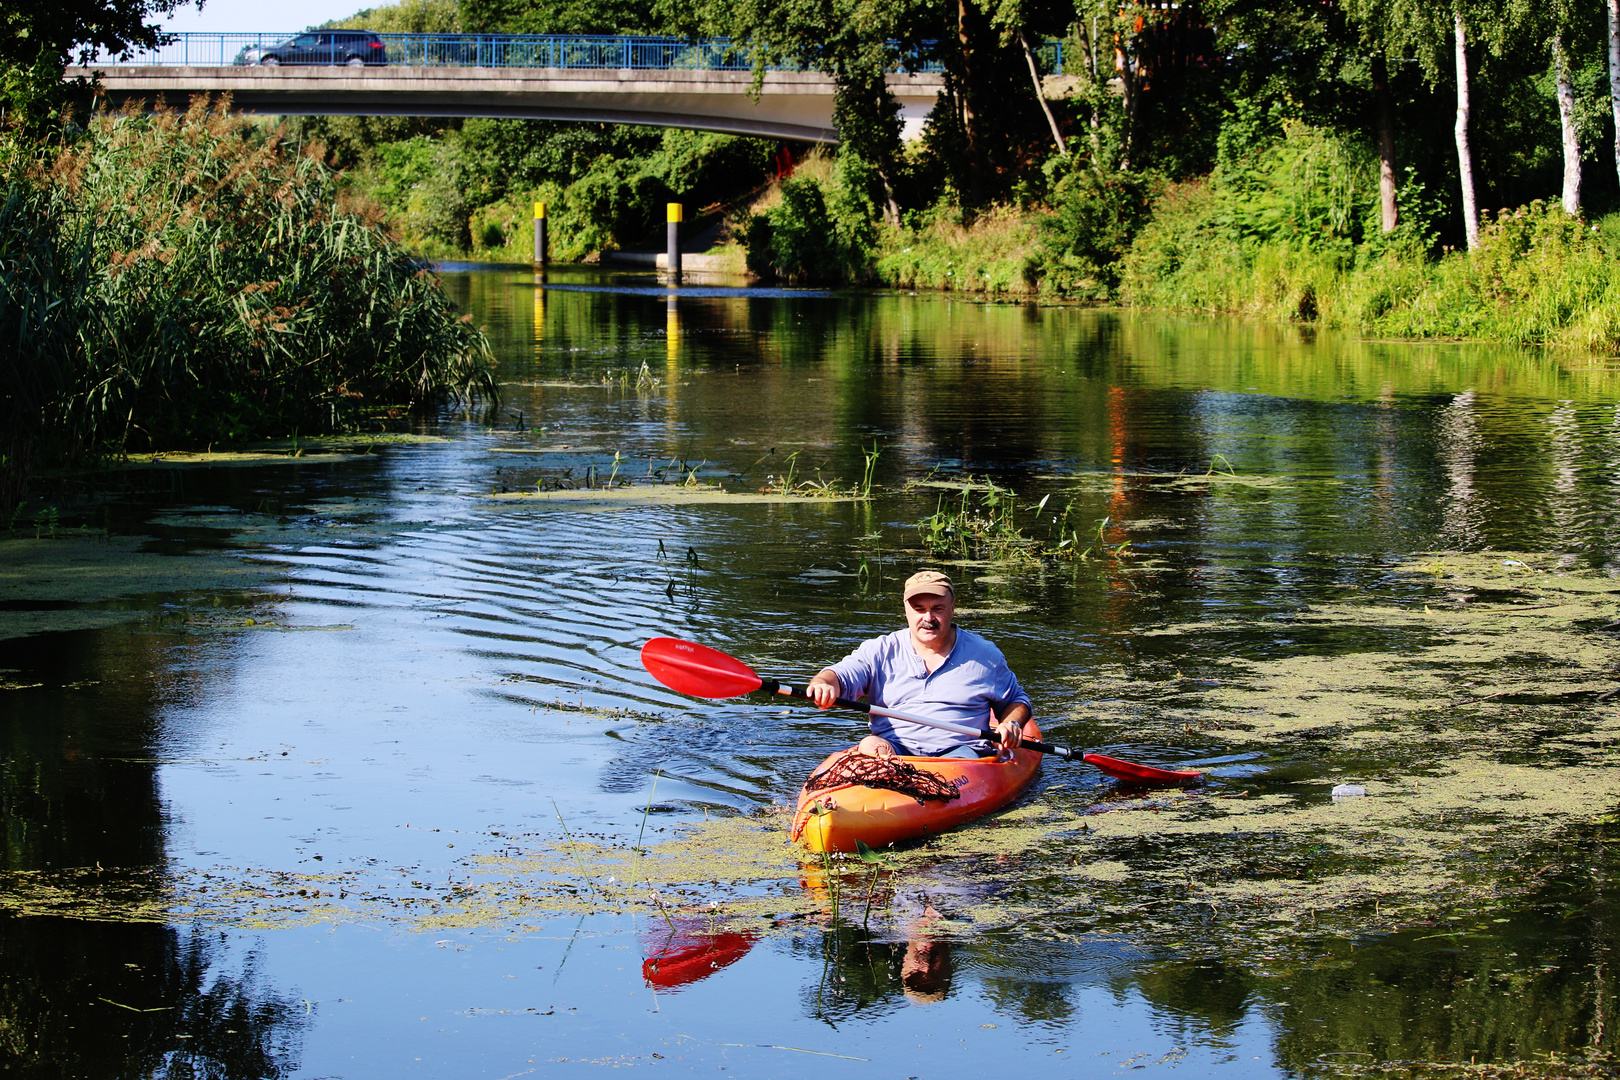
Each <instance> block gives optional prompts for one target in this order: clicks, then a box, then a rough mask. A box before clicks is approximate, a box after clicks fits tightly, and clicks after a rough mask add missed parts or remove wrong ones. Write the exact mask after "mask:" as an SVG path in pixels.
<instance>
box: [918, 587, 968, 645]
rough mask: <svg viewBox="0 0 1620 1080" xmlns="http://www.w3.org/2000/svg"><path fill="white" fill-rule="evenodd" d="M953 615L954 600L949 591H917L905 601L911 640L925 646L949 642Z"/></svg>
mask: <svg viewBox="0 0 1620 1080" xmlns="http://www.w3.org/2000/svg"><path fill="white" fill-rule="evenodd" d="M955 617H956V601H955V600H954V599H952V598H951V594H950V593H917V594H916V595H915V596H913V597H912V598H911V599H909V600H907V601H906V625H907V626H909V627H911V640H912V641H915V642H916V643H917V644H918V645H922V646H924V647H927V648H937V647H940V646H943V645H947V644H949V643H950V640H951V620H952V619H954V618H955Z"/></svg>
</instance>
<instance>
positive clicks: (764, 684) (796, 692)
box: [759, 679, 1085, 761]
mask: <svg viewBox="0 0 1620 1080" xmlns="http://www.w3.org/2000/svg"><path fill="white" fill-rule="evenodd" d="M759 688H760V689H761V690H767V691H769V692H771V693H773V694H786V695H788V696H789V697H797V698H805V699H806V700H814V699H813V698H811V697H810V695H809V694H807V693H805V691H804V687H802V686H794V685H793V684H792V683H785V682H782V681H781V680H779V679H760V680H759ZM833 705H834V706H836V707H837V708H840V709H855V710H857V711H859V712H863V713H871V714H873V715H874V716H887V717H889V718H891V719H894V720H909V721H910V722H911V723H913V724H922V725H923V726H924V727H931V728H939V729H940V730H941V731H954V732H956V733H957V734H958V735H968V736H971V737H973V738H975V739H988V740H989V741H991V742H995V741H996V735H995V732H993V731H990V730H988V729H983V728H971V727H968V726H967V725H966V724H953V723H951V722H950V721H948V720H930V719H929V718H928V717H925V716H913V715H912V714H911V713H903V712H897V711H895V710H894V709H885V708H883V707H882V706H881V705H870V704H868V703H866V702H864V701H855V700H854V699H852V698H846V697H841V698H839V699H838V700H837V701H835V702H833ZM1018 745H1019V746H1027V747H1029V748H1030V749H1031V750H1034V751H1035V752H1036V753H1039V754H1051V755H1052V756H1053V757H1058V758H1062V759H1063V760H1064V761H1073V760H1074V759H1075V758H1084V757H1085V752H1084V751H1082V750H1075V749H1072V748H1070V747H1067V746H1054V745H1053V744H1052V743H1045V742H1040V741H1038V740H1036V739H1025V740H1023V741H1022V742H1020V743H1019V744H1018Z"/></svg>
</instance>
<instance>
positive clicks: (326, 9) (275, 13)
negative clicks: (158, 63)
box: [161, 0, 387, 33]
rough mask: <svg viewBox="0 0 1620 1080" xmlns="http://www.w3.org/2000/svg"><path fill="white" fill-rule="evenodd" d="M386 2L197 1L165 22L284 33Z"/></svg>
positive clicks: (184, 28) (186, 27) (187, 27)
mask: <svg viewBox="0 0 1620 1080" xmlns="http://www.w3.org/2000/svg"><path fill="white" fill-rule="evenodd" d="M383 3H387V0H279V2H278V3H275V4H266V3H264V0H208V3H206V4H204V5H203V8H202V10H201V11H199V10H197V5H196V4H194V3H193V4H186V5H185V6H184V7H180V8H177V9H175V11H174V14H172V15H170V16H168V17H167V18H165V19H164V20H163V21H162V23H161V25H162V27H163V29H165V30H170V31H173V32H175V33H186V32H188V31H193V32H194V31H209V32H215V33H218V32H226V33H230V32H244V31H253V32H256V33H280V32H282V31H292V30H302V29H304V28H305V27H306V26H314V25H316V24H318V23H323V22H326V21H327V20H328V19H341V18H344V17H346V16H349V15H353V14H354V13H355V12H356V11H360V10H362V9H364V8H368V7H377V6H379V5H380V4H383Z"/></svg>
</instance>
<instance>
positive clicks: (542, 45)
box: [99, 31, 1063, 73]
mask: <svg viewBox="0 0 1620 1080" xmlns="http://www.w3.org/2000/svg"><path fill="white" fill-rule="evenodd" d="M304 32H305V33H309V32H310V31H304ZM314 32H315V33H319V32H320V31H314ZM295 36H297V35H296V34H220V33H185V34H175V35H173V37H174V40H173V41H170V42H169V43H167V44H165V45H160V46H158V47H157V48H155V49H143V50H140V51H139V52H136V53H134V54H132V55H131V56H129V57H127V58H125V59H117V60H102V61H100V62H99V63H100V64H102V65H119V66H187V67H230V66H234V65H241V64H246V63H249V62H250V61H249V60H248V59H247V54H248V51H249V50H251V49H268V48H271V47H273V46H275V45H278V44H280V43H282V42H285V41H287V40H288V39H290V38H293V37H295ZM378 37H379V38H381V39H382V42H383V45H384V48H385V50H386V52H387V57H388V65H389V66H393V67H487V68H561V69H569V70H600V71H626V70H628V71H678V70H696V71H752V70H753V69H754V60H753V55H752V52H751V51H750V50H749V49H748V47H747V46H745V45H740V44H734V43H733V42H730V41H727V40H725V39H723V38H722V39H713V40H708V41H690V40H687V39H685V38H674V37H629V36H618V35H612V36H609V35H602V36H581V35H576V36H561V35H554V34H379V35H378ZM1035 51H1036V54H1037V56H1038V58H1039V60H1040V64H1041V67H1042V69H1043V70H1045V71H1046V72H1048V73H1058V72H1061V71H1062V70H1063V42H1061V41H1045V42H1042V43H1041V44H1040V45H1038V46H1037V47H1036V50H1035ZM765 67H766V69H767V70H771V71H781V70H789V71H791V70H797V66H796V65H792V64H766V65H765ZM912 69H913V70H916V71H924V72H936V73H937V72H940V71H943V70H944V66H943V65H942V64H940V63H939V62H938V61H937V60H922V61H920V62H919V63H917V64H915V65H913V66H912Z"/></svg>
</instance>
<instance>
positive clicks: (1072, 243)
mask: <svg viewBox="0 0 1620 1080" xmlns="http://www.w3.org/2000/svg"><path fill="white" fill-rule="evenodd" d="M1161 187H1162V185H1161V184H1160V182H1159V181H1158V180H1157V178H1155V177H1152V176H1147V175H1143V174H1139V173H1121V172H1100V171H1098V170H1095V169H1090V168H1079V169H1075V170H1073V171H1071V172H1070V173H1069V174H1068V175H1066V176H1064V177H1062V178H1061V179H1060V180H1059V181H1058V182H1057V184H1056V185H1054V187H1053V189H1052V194H1051V197H1050V203H1051V212H1050V213H1049V214H1048V215H1047V217H1046V218H1045V219H1044V220H1043V221H1042V223H1041V233H1042V252H1041V256H1040V261H1041V267H1040V274H1041V276H1042V277H1043V279H1044V281H1045V287H1046V290H1047V291H1049V292H1058V293H1068V294H1079V295H1092V296H1097V295H1106V294H1107V293H1108V292H1111V291H1112V290H1113V289H1114V288H1115V287H1116V286H1117V285H1118V283H1119V269H1118V267H1119V261H1120V259H1121V258H1123V257H1124V255H1125V253H1126V252H1127V251H1129V250H1130V246H1131V241H1132V240H1133V239H1134V238H1135V237H1136V234H1137V233H1138V232H1139V231H1141V229H1142V226H1143V225H1144V224H1146V222H1147V220H1148V218H1149V216H1150V214H1151V212H1152V208H1153V200H1154V197H1155V196H1156V195H1157V194H1158V192H1159V190H1160V188H1161Z"/></svg>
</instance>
